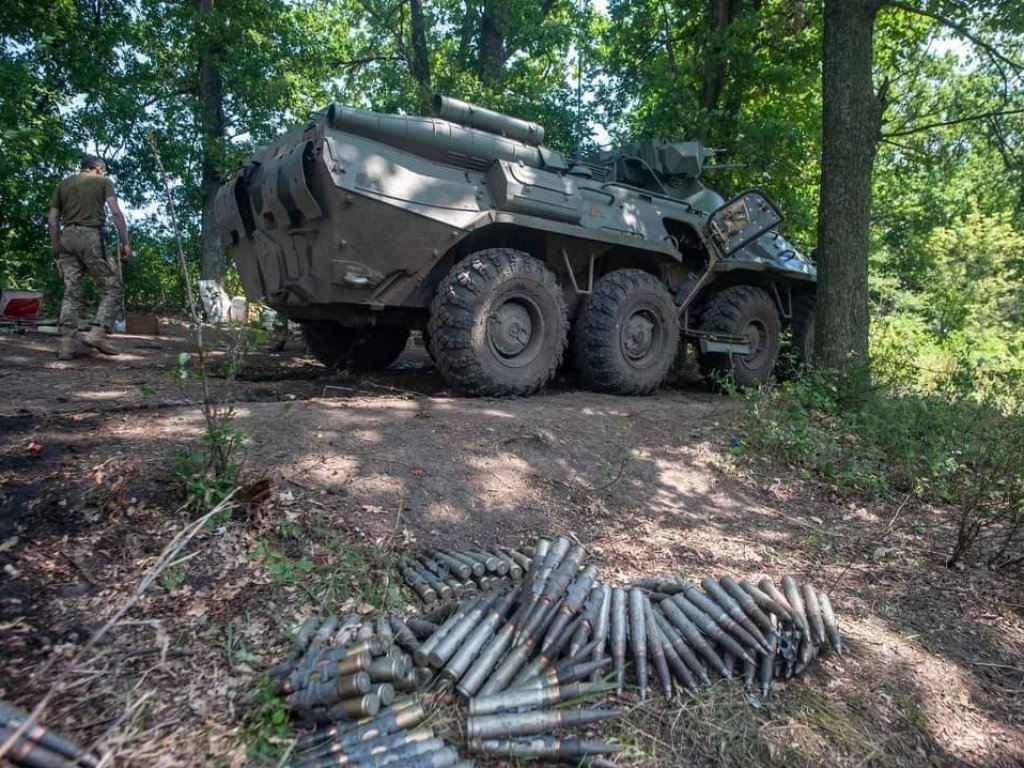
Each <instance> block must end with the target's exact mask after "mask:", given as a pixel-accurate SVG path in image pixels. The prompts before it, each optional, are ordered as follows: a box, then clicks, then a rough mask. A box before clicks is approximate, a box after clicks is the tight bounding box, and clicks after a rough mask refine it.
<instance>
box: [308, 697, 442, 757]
mask: <svg viewBox="0 0 1024 768" xmlns="http://www.w3.org/2000/svg"><path fill="white" fill-rule="evenodd" d="M425 716H426V712H425V711H424V709H423V705H422V704H421V703H420V702H419V701H416V700H411V701H407V702H404V703H399V702H398V701H395V702H393V704H392V706H391V709H389V710H388V711H387V712H384V713H381V714H380V715H379V716H376V717H367V718H364V719H363V720H359V721H357V722H354V723H349V722H339V723H335V724H334V725H331V726H329V727H328V728H322V729H320V730H317V731H314V732H313V733H310V734H308V735H306V736H303V737H302V738H300V739H299V741H298V742H297V743H296V745H295V748H296V750H297V751H298V752H304V751H307V750H310V749H314V748H316V747H317V746H319V745H321V744H324V743H326V742H329V741H336V742H337V743H338V744H341V745H346V744H358V743H360V742H363V741H370V740H372V739H376V738H379V737H380V736H382V735H384V734H388V733H394V732H395V731H400V730H403V729H405V728H411V727H412V726H414V725H416V724H417V723H419V722H420V721H421V720H423V718H424V717H425Z"/></svg>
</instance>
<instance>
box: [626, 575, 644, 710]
mask: <svg viewBox="0 0 1024 768" xmlns="http://www.w3.org/2000/svg"><path fill="white" fill-rule="evenodd" d="M645 600H646V596H645V595H644V593H643V592H642V591H640V590H639V589H636V588H634V589H631V590H629V639H630V644H631V646H632V649H633V664H634V667H635V670H636V679H637V683H638V685H639V686H640V698H641V700H643V699H646V698H647V623H646V617H645V615H644V601H645Z"/></svg>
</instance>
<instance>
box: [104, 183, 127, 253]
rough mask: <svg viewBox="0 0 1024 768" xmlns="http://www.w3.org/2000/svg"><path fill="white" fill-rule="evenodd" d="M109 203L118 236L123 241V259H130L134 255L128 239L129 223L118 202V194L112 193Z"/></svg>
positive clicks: (108, 199)
mask: <svg viewBox="0 0 1024 768" xmlns="http://www.w3.org/2000/svg"><path fill="white" fill-rule="evenodd" d="M107 205H108V206H109V207H110V215H111V217H113V219H114V226H116V227H117V237H118V239H119V240H120V241H121V249H120V250H121V261H128V259H129V258H131V255H132V246H131V242H130V241H129V240H128V223H127V222H126V221H125V220H124V214H123V213H122V212H121V206H120V205H118V204H117V196H116V195H111V196H110V197H108V198H107Z"/></svg>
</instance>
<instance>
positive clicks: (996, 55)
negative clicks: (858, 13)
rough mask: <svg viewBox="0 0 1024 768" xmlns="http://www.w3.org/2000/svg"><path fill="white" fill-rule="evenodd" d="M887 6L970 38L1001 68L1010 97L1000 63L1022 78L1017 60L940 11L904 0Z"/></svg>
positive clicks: (887, 2)
mask: <svg viewBox="0 0 1024 768" xmlns="http://www.w3.org/2000/svg"><path fill="white" fill-rule="evenodd" d="M886 6H888V7H890V8H898V9H900V10H901V11H905V12H906V13H913V14H916V15H918V16H924V17H925V18H928V19H932V20H933V21H937V22H939V23H940V24H942V25H943V26H944V27H948V28H949V29H951V30H953V31H954V32H956V33H957V34H958V35H960V36H961V37H963V38H964V39H966V40H969V41H970V42H971V43H973V44H974V45H975V46H977V47H978V48H980V49H981V50H983V51H985V53H987V54H988V55H989V58H990V59H992V63H993V64H994V65H995V68H996V69H997V70H999V76H1000V77H1001V78H1002V80H1003V98H1004V99H1005V98H1007V97H1008V94H1009V90H1010V84H1009V78H1008V77H1007V76H1006V70H1005V69H1003V67H1002V66H1000V63H1002V64H1005V65H1006V67H1008V68H1009V69H1010V70H1011V71H1012V72H1013V74H1014V75H1016V76H1017V79H1018V80H1019V79H1021V65H1020V64H1018V63H1017V62H1015V61H1014V60H1013V59H1010V58H1009V57H1007V56H1004V55H1003V54H1002V53H1000V52H999V50H998V49H997V48H996V47H995V46H994V45H992V44H991V43H988V42H986V41H984V40H982V39H981V38H980V37H978V35H976V34H975V33H974V32H972V31H971V30H970V29H968V28H967V26H966V25H964V24H961V23H960V22H958V21H954V20H953V19H950V18H947V17H946V16H942V15H941V14H939V13H935V12H934V11H929V10H926V9H924V8H915V7H914V6H912V5H910V4H909V3H905V2H902V0H885V2H884V3H883V7H886Z"/></svg>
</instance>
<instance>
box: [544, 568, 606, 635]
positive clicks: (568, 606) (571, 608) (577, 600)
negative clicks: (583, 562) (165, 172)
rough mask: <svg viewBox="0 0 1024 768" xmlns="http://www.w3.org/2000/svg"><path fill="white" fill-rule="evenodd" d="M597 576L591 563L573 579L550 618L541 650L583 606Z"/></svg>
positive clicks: (559, 633)
mask: <svg viewBox="0 0 1024 768" xmlns="http://www.w3.org/2000/svg"><path fill="white" fill-rule="evenodd" d="M596 578H597V568H596V567H595V566H593V565H588V566H587V567H586V568H584V569H583V570H582V571H581V572H580V573H579V574H577V575H576V577H575V579H573V581H572V584H570V585H569V587H568V588H567V590H566V593H565V601H564V602H563V603H562V605H561V606H560V607H559V608H558V612H557V613H556V614H555V618H554V619H553V620H552V622H551V624H550V626H549V627H548V631H547V634H546V635H545V636H544V640H543V642H541V646H540V649H541V651H544V650H546V649H547V648H548V647H549V646H550V645H551V644H552V643H553V642H554V641H555V640H557V639H558V638H559V637H560V635H561V633H562V630H563V629H564V628H565V626H566V625H567V624H568V623H569V622H570V621H571V620H572V618H573V616H575V615H576V614H577V613H578V612H579V610H580V608H581V607H582V606H583V601H584V600H586V599H587V597H588V595H589V594H590V588H591V587H592V586H593V584H594V580H595V579H596Z"/></svg>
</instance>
